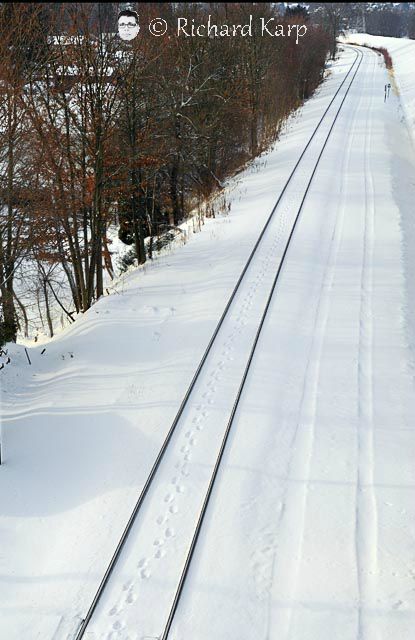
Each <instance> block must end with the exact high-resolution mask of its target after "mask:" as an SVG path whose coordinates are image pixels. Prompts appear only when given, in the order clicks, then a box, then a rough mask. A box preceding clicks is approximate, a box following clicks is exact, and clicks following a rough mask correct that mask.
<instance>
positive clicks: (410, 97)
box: [342, 33, 415, 141]
mask: <svg viewBox="0 0 415 640" xmlns="http://www.w3.org/2000/svg"><path fill="white" fill-rule="evenodd" d="M342 40H343V41H344V42H350V43H352V42H353V43H355V44H360V45H366V46H368V47H376V48H380V47H384V48H385V49H387V50H388V51H389V53H390V55H391V56H392V62H393V69H394V75H395V80H396V84H397V87H398V89H399V93H400V99H401V105H402V109H403V111H404V115H405V119H406V121H407V124H408V127H409V129H410V132H411V135H412V139H413V140H414V141H415V82H414V69H415V40H409V39H408V38H387V37H385V36H371V35H369V34H367V33H350V34H347V35H346V36H344V37H343V38H342Z"/></svg>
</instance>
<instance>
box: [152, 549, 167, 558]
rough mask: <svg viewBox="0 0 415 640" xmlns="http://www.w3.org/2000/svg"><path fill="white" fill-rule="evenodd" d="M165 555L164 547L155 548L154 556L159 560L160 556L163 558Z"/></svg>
mask: <svg viewBox="0 0 415 640" xmlns="http://www.w3.org/2000/svg"><path fill="white" fill-rule="evenodd" d="M165 555H166V552H165V550H164V549H157V551H156V553H155V554H154V557H155V558H157V560H160V558H164V556H165Z"/></svg>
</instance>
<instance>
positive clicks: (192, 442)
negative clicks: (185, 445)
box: [189, 438, 196, 447]
mask: <svg viewBox="0 0 415 640" xmlns="http://www.w3.org/2000/svg"><path fill="white" fill-rule="evenodd" d="M189 444H191V445H192V447H193V446H194V445H195V444H196V438H190V440H189Z"/></svg>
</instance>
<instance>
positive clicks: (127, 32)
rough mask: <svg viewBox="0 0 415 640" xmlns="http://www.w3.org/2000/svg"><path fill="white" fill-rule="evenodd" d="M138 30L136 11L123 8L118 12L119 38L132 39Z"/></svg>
mask: <svg viewBox="0 0 415 640" xmlns="http://www.w3.org/2000/svg"><path fill="white" fill-rule="evenodd" d="M139 31H140V25H139V24H138V13H137V12H136V11H133V10H132V9H123V10H122V11H120V13H119V14H118V35H119V36H120V38H121V40H134V38H135V37H136V36H137V34H138V32H139Z"/></svg>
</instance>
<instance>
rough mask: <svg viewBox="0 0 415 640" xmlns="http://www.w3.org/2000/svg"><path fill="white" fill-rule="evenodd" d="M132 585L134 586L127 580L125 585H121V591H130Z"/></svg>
mask: <svg viewBox="0 0 415 640" xmlns="http://www.w3.org/2000/svg"><path fill="white" fill-rule="evenodd" d="M133 584H134V583H133V581H132V580H129V581H128V582H126V583H125V584H124V585H123V588H122V590H123V591H128V589H131V587H132V586H133Z"/></svg>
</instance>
